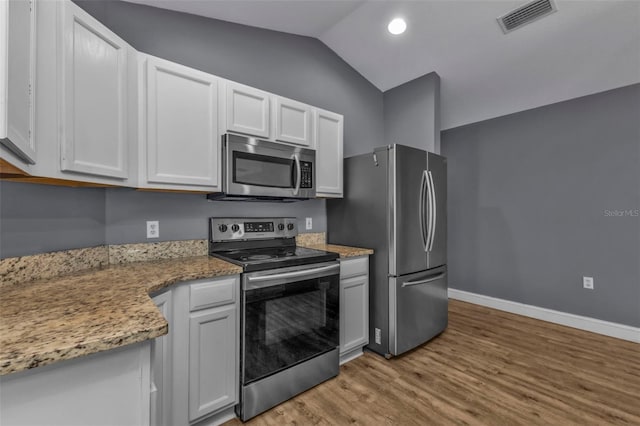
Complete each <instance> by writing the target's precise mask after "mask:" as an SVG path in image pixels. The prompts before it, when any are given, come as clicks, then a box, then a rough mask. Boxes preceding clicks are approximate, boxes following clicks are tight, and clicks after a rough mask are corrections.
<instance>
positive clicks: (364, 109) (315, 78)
mask: <svg viewBox="0 0 640 426" xmlns="http://www.w3.org/2000/svg"><path fill="white" fill-rule="evenodd" d="M75 3H77V4H78V5H80V6H81V7H82V8H84V9H85V10H87V11H88V12H89V13H90V14H92V15H94V16H95V17H96V19H98V20H100V21H101V22H102V23H104V24H105V25H106V26H107V27H109V28H110V29H111V30H112V31H114V32H115V33H116V34H118V35H119V36H120V37H122V38H123V39H124V40H126V41H127V42H129V43H130V44H131V45H132V46H133V47H135V48H136V49H138V50H139V51H141V52H145V53H148V54H150V55H154V56H159V57H161V58H164V59H168V60H170V61H174V62H177V63H180V64H184V65H187V66H190V67H193V68H196V69H199V70H202V71H205V72H208V73H211V74H214V75H217V76H220V77H224V78H228V79H230V80H233V81H237V82H240V83H243V84H248V85H250V86H253V87H257V88H260V89H262V90H266V91H269V92H272V93H277V94H278V95H282V96H286V97H289V98H292V99H295V100H298V101H301V102H305V103H308V104H311V105H314V106H317V107H320V108H324V109H328V110H330V111H334V112H337V113H339V114H343V115H344V119H345V128H344V154H345V156H347V157H348V156H351V155H355V154H359V153H362V152H368V151H371V149H372V148H374V147H376V146H380V145H382V144H383V143H384V142H383V120H382V117H383V108H382V93H381V92H380V91H379V90H378V89H377V88H376V87H375V86H373V85H372V84H371V83H369V82H368V81H367V80H366V79H365V78H364V77H362V76H361V75H360V74H359V73H358V72H357V71H355V70H354V69H353V68H351V66H349V65H348V64H347V63H346V62H344V61H343V60H342V59H340V57H339V56H338V55H336V54H335V53H334V52H333V51H332V50H330V49H329V48H328V47H327V46H325V45H324V44H323V43H322V42H320V41H319V40H317V39H315V38H310V37H303V36H296V35H292V34H286V33H281V32H276V31H270V30H265V29H261V28H255V27H249V26H245V25H240V24H234V23H230V22H225V21H219V20H215V19H209V18H204V17H200V16H196V15H189V14H185V13H179V12H173V11H169V10H163V9H158V8H153V7H149V6H144V5H138V4H131V3H126V2H121V1H76V2H75Z"/></svg>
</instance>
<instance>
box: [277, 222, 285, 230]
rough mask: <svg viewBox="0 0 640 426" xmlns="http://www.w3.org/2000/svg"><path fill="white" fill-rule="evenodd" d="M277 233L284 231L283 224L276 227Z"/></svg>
mask: <svg viewBox="0 0 640 426" xmlns="http://www.w3.org/2000/svg"><path fill="white" fill-rule="evenodd" d="M278 231H284V223H281V224H279V225H278Z"/></svg>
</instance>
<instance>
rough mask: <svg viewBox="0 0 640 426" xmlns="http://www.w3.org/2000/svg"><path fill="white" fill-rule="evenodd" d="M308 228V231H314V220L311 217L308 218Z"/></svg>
mask: <svg viewBox="0 0 640 426" xmlns="http://www.w3.org/2000/svg"><path fill="white" fill-rule="evenodd" d="M306 227H307V231H308V230H309V229H313V218H310V217H308V218H307V226H306Z"/></svg>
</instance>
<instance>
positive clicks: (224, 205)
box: [106, 188, 327, 244]
mask: <svg viewBox="0 0 640 426" xmlns="http://www.w3.org/2000/svg"><path fill="white" fill-rule="evenodd" d="M212 216H221V217H245V216H246V217H260V216H266V217H269V216H290V217H297V218H298V229H299V230H300V232H324V231H326V229H327V223H326V214H325V201H324V200H307V201H299V202H295V203H254V202H236V201H207V200H206V198H205V196H204V195H202V194H177V193H161V192H143V191H135V190H133V189H126V188H109V189H107V190H106V224H107V227H106V243H107V244H124V243H135V242H154V241H170V240H190V239H204V238H207V231H208V224H207V218H208V217H212ZM306 217H311V218H313V229H312V230H311V231H306V230H305V218H306ZM147 220H158V221H159V222H160V223H159V225H160V238H158V239H152V240H147V238H146V221H147Z"/></svg>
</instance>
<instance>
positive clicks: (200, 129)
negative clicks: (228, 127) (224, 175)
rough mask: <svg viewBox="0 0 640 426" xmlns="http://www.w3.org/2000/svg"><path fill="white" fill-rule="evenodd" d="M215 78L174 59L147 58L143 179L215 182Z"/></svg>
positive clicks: (216, 156)
mask: <svg viewBox="0 0 640 426" xmlns="http://www.w3.org/2000/svg"><path fill="white" fill-rule="evenodd" d="M217 102H218V80H217V78H216V77H214V76H212V75H210V74H207V73H204V72H201V71H198V70H194V69H192V68H188V67H185V66H182V65H178V64H175V63H173V62H169V61H165V60H162V59H158V58H153V57H148V62H147V114H146V121H147V155H146V161H147V163H146V164H147V182H150V183H152V182H156V183H166V184H178V185H198V186H206V187H210V188H211V189H216V188H217V187H218V182H219V177H218V176H219V164H218V163H219V161H220V160H219V155H218V151H219V149H218V148H219V142H218V104H217Z"/></svg>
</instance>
